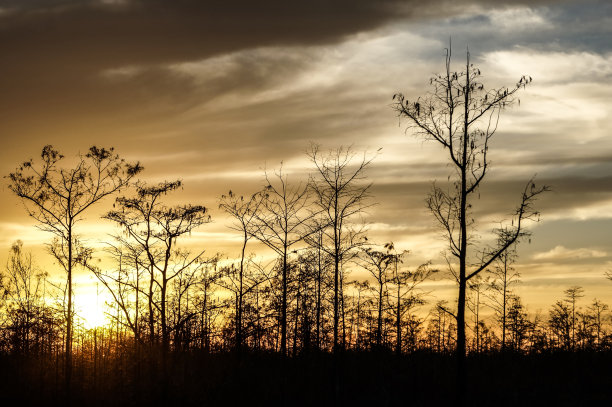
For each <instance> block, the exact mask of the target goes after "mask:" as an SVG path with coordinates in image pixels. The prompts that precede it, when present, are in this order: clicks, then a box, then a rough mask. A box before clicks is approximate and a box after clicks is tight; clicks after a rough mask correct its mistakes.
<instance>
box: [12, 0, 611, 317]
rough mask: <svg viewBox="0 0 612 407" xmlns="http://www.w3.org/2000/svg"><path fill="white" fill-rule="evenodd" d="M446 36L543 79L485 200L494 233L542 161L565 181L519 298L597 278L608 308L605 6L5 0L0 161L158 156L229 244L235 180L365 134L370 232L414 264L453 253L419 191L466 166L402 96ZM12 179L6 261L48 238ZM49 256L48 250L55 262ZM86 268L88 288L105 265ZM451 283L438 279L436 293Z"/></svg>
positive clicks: (357, 143) (557, 188)
mask: <svg viewBox="0 0 612 407" xmlns="http://www.w3.org/2000/svg"><path fill="white" fill-rule="evenodd" d="M449 39H452V49H453V55H454V62H455V63H456V67H457V69H461V64H463V63H464V59H465V50H466V47H468V46H469V50H470V53H471V57H472V61H473V62H474V64H475V65H477V66H478V67H479V68H480V69H481V71H482V73H483V76H484V83H485V85H486V86H488V87H499V86H505V85H513V84H515V83H516V81H517V80H518V79H519V78H520V76H521V75H523V74H527V75H530V76H531V77H533V83H532V84H531V85H530V86H529V87H527V89H526V90H524V91H521V92H520V94H519V98H520V100H521V104H520V106H518V105H516V106H514V107H512V108H511V109H508V110H506V111H505V112H504V113H503V114H502V119H501V122H500V126H499V132H498V134H497V136H496V138H495V140H494V142H493V144H492V146H491V152H490V156H491V162H492V169H491V172H490V173H489V178H488V179H487V180H486V184H485V185H484V186H483V187H482V189H481V199H480V200H479V201H478V202H475V203H474V206H475V208H476V213H477V215H478V216H479V218H480V219H481V222H480V223H479V225H480V231H481V232H480V233H481V235H482V236H483V238H484V237H486V233H487V232H489V231H490V230H491V229H492V228H494V227H495V226H496V225H498V223H496V222H497V221H500V220H508V219H509V217H510V214H511V213H512V211H513V209H514V207H515V206H516V205H517V204H518V203H519V199H520V193H521V190H522V188H523V186H524V184H525V182H526V181H527V180H528V179H529V178H530V177H532V176H534V175H535V174H537V176H536V182H537V183H543V184H547V185H549V186H550V187H551V189H552V192H550V193H548V194H547V195H545V196H543V197H542V199H541V200H540V201H538V204H537V205H538V208H539V209H540V210H541V212H542V220H541V222H540V223H538V224H535V225H530V230H531V231H532V232H533V237H532V241H531V243H528V242H527V241H525V242H523V243H521V245H520V246H519V259H518V263H517V267H518V268H519V269H520V271H521V273H522V284H521V285H520V286H519V287H518V289H517V291H518V293H519V294H521V295H522V296H523V298H524V301H525V303H527V304H528V307H529V310H530V311H532V312H535V311H537V310H540V309H541V310H546V309H547V308H548V306H549V305H550V304H552V303H553V302H554V301H555V300H556V299H558V298H560V297H562V292H563V290H564V289H566V288H568V287H569V286H571V285H581V286H583V287H584V288H585V298H584V299H583V300H582V301H583V302H582V303H583V305H587V303H588V302H590V301H591V300H592V299H593V298H594V297H597V298H599V299H601V300H603V301H604V302H607V303H608V304H611V305H612V281H608V280H606V279H605V277H604V273H605V271H606V270H611V269H612V124H611V120H610V118H612V3H610V1H608V0H600V1H591V0H580V1H578V0H576V1H503V0H502V1H444V0H429V1H426V2H422V1H412V0H410V1H372V0H350V1H349V0H335V1H327V0H311V1H300V2H298V1H286V0H285V1H281V0H262V1H252V0H248V1H247V0H224V1H195V0H173V1H170V0H168V1H163V0H152V1H145V0H141V1H137V0H98V1H94V0H80V1H77V0H8V1H7V0H0V53H1V54H2V58H1V59H0V137H1V140H2V145H1V148H0V173H1V174H2V175H8V174H9V173H10V172H11V171H13V170H14V169H15V167H16V166H17V165H18V164H19V163H20V162H22V161H24V160H26V159H28V158H31V157H34V158H36V157H38V156H39V154H40V151H41V149H42V147H43V146H44V145H46V144H52V145H54V146H55V147H56V148H57V149H59V150H60V151H61V152H63V153H64V154H65V155H67V156H74V155H76V154H77V153H78V152H79V151H80V152H85V151H86V150H87V149H88V148H89V146H91V145H93V144H96V145H100V146H113V147H115V149H116V151H117V152H118V153H119V154H120V155H121V156H122V157H125V158H126V159H128V160H132V161H135V160H138V161H140V162H141V163H142V164H143V165H144V167H145V171H144V172H143V173H142V178H143V179H145V180H147V181H160V180H173V179H177V178H180V179H182V180H183V181H184V184H185V189H184V190H183V191H182V192H181V193H180V194H179V195H178V196H177V197H176V199H177V200H178V201H181V202H185V203H187V202H188V203H193V204H203V205H206V206H209V207H210V208H211V214H212V217H213V221H214V222H213V223H212V224H209V225H205V226H203V227H202V228H201V229H199V233H197V234H195V235H194V236H193V237H192V239H191V243H190V244H191V245H194V246H195V245H199V246H204V247H207V248H209V249H208V250H209V251H210V253H214V252H216V251H223V252H225V253H226V255H227V256H232V255H235V253H236V252H237V250H238V246H237V242H236V241H235V240H234V235H233V233H232V232H231V231H230V230H229V229H228V228H227V224H228V222H227V221H226V219H224V218H223V217H222V215H221V214H220V212H219V211H218V210H217V206H218V198H219V196H220V195H221V194H222V193H225V192H227V191H228V190H229V189H232V190H233V191H235V192H236V193H239V194H249V193H252V192H254V191H255V190H257V189H258V188H260V187H261V186H262V185H263V178H262V174H263V171H264V168H268V169H273V168H278V166H279V164H280V162H281V161H283V162H284V168H285V170H286V171H287V172H288V173H289V174H290V177H292V178H290V179H295V180H296V182H297V181H298V180H299V179H304V176H305V175H306V174H307V173H308V172H309V171H310V170H311V168H310V165H309V163H308V160H307V158H306V156H305V151H306V150H307V148H308V145H309V143H310V142H311V141H312V142H316V143H320V144H322V146H323V147H324V148H336V147H339V146H341V145H344V146H348V145H352V146H353V149H354V150H355V151H356V152H363V151H366V152H367V154H370V155H376V158H375V159H374V161H373V163H372V166H371V168H370V170H369V172H368V176H369V179H370V180H371V181H372V182H373V183H374V186H373V190H372V192H373V196H374V198H373V201H374V202H377V205H376V206H375V207H373V208H372V209H370V210H369V213H368V221H369V223H370V227H369V228H370V234H369V235H370V240H372V241H376V242H379V243H384V242H387V241H393V242H395V244H396V246H397V247H398V248H400V249H407V250H410V251H411V255H410V256H409V257H408V259H407V264H409V265H414V266H416V265H418V264H420V263H422V262H424V261H427V260H430V259H431V260H432V261H433V262H434V263H435V264H441V263H442V258H441V256H440V251H441V250H442V249H443V248H444V240H443V239H442V238H441V237H440V231H439V230H438V229H437V228H436V224H435V223H434V219H433V217H432V216H431V215H430V214H429V213H428V212H427V210H426V208H425V204H424V200H425V197H426V195H427V193H428V191H429V188H430V186H431V183H432V181H434V180H440V181H441V182H445V181H446V179H447V176H448V174H449V173H450V172H451V171H452V169H451V168H450V167H449V166H448V165H447V154H446V153H445V152H443V151H442V150H441V148H440V147H439V146H437V145H435V144H433V143H431V142H425V141H423V140H422V139H419V138H416V137H414V136H413V135H411V134H410V133H406V132H405V124H406V123H403V122H401V121H400V120H399V119H398V117H397V115H396V113H395V112H394V111H393V109H392V108H391V104H392V99H391V98H392V95H393V94H394V93H396V92H402V93H404V94H405V95H406V96H407V97H408V98H416V97H418V96H419V95H422V94H424V93H425V92H426V91H427V90H428V86H429V78H430V77H431V76H432V75H433V74H435V73H437V72H440V71H441V70H442V69H443V64H444V53H445V51H444V49H445V48H447V47H448V46H449V41H450V40H449ZM379 149H381V150H380V152H378V153H377V151H378V150H379ZM7 185H8V184H7V181H6V179H2V184H1V187H0V191H1V193H0V262H1V263H2V264H4V262H5V259H6V253H7V252H8V249H9V248H10V245H11V243H12V242H13V241H15V240H16V239H21V240H23V241H24V243H25V248H26V250H28V249H30V250H33V251H35V252H36V251H40V248H41V247H42V244H43V243H44V242H45V241H46V240H48V239H49V236H48V235H45V234H44V233H42V232H39V231H37V230H36V229H35V227H34V225H35V224H34V221H33V220H32V219H29V218H28V217H27V216H26V214H25V211H24V210H23V208H22V206H21V204H20V202H19V201H18V199H17V198H16V197H14V196H13V195H12V194H11V192H10V191H9V189H8V187H7ZM111 203H112V202H111V200H108V201H106V202H105V203H103V204H102V205H101V206H100V207H99V210H100V211H101V210H105V209H108V208H109V206H110V205H111ZM94 212H95V211H94ZM96 215H97V213H92V214H91V215H90V217H89V218H88V219H87V221H86V222H85V223H83V224H82V225H81V228H82V229H81V233H82V234H83V235H84V236H85V237H86V238H87V239H89V241H90V242H91V244H94V245H100V243H99V241H101V240H104V236H105V233H110V232H112V231H113V227H112V225H110V224H109V223H107V222H106V221H101V220H98V219H97V218H96ZM490 221H492V222H493V223H490ZM37 256H38V255H37ZM46 256H47V255H43V254H40V256H38V257H39V259H38V262H39V263H40V264H43V265H47V266H46V267H50V268H53V267H56V266H53V265H52V264H51V262H50V260H49V258H48V257H46ZM80 273H82V275H81V277H80V278H81V280H79V281H80V283H77V284H81V285H82V286H85V285H86V284H87V281H90V279H91V276H88V275H86V273H85V272H80ZM91 281H93V280H91ZM451 287H453V286H452V283H451V282H450V281H449V280H438V281H436V282H433V283H430V284H429V286H428V290H431V294H430V297H429V299H430V301H432V302H434V301H435V300H436V299H442V298H447V296H448V295H451V294H454V291H451V290H450V288H451ZM78 290H79V289H78V287H77V294H78ZM77 303H78V301H77Z"/></svg>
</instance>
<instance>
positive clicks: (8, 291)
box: [0, 240, 48, 354]
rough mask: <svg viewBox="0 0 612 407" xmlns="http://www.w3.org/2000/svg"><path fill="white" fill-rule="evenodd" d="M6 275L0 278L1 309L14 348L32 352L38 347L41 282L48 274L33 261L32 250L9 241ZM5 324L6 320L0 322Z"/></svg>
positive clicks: (42, 307) (41, 309) (41, 306)
mask: <svg viewBox="0 0 612 407" xmlns="http://www.w3.org/2000/svg"><path fill="white" fill-rule="evenodd" d="M5 270H6V273H3V274H4V275H0V276H1V277H5V278H3V279H1V280H0V290H1V291H2V294H3V295H6V299H5V300H6V304H7V307H6V309H4V310H1V312H2V314H3V317H5V318H7V319H8V324H6V325H8V327H7V328H8V330H9V331H10V333H11V337H12V339H11V345H12V348H13V351H15V352H17V353H20V354H32V353H35V352H37V351H38V350H39V342H40V338H36V337H35V332H36V331H37V326H38V325H39V324H40V323H41V322H42V321H41V318H40V316H41V314H42V312H43V309H44V307H45V304H44V299H43V297H44V292H43V291H44V285H45V284H44V283H45V280H46V278H47V276H48V274H47V273H45V272H43V271H41V270H40V269H39V268H38V267H37V266H36V265H35V264H34V262H33V260H32V254H31V253H25V252H24V250H23V242H22V241H20V240H18V241H16V242H14V243H13V244H12V245H11V249H10V252H9V259H8V261H7V264H6V268H5ZM2 325H5V324H2Z"/></svg>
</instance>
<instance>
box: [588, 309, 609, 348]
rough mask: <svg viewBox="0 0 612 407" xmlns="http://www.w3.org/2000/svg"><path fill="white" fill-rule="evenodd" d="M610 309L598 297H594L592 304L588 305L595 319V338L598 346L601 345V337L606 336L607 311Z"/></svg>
mask: <svg viewBox="0 0 612 407" xmlns="http://www.w3.org/2000/svg"><path fill="white" fill-rule="evenodd" d="M608 310H609V306H608V305H607V304H604V303H602V302H601V301H599V300H598V299H594V300H593V302H592V303H591V305H590V306H589V307H588V311H589V314H590V315H591V317H592V320H593V327H594V328H595V339H596V341H597V346H598V347H600V346H601V338H602V336H605V331H604V329H603V324H604V319H605V312H606V311H608Z"/></svg>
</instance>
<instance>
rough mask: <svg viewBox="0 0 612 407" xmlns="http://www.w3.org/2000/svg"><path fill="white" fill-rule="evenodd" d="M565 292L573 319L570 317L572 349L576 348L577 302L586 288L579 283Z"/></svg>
mask: <svg viewBox="0 0 612 407" xmlns="http://www.w3.org/2000/svg"><path fill="white" fill-rule="evenodd" d="M564 293H565V300H564V301H565V302H567V303H568V304H569V305H570V307H571V312H572V315H571V319H570V327H571V332H572V349H575V348H576V322H577V319H576V302H577V301H578V299H579V298H582V297H584V289H583V288H582V287H579V286H577V285H575V286H572V287H570V288H568V289H567V290H565V291H564Z"/></svg>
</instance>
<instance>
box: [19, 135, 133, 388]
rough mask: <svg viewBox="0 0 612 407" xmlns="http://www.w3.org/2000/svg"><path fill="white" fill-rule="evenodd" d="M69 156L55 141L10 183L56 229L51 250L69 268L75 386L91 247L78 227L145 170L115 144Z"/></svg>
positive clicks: (43, 223) (47, 227) (44, 226)
mask: <svg viewBox="0 0 612 407" xmlns="http://www.w3.org/2000/svg"><path fill="white" fill-rule="evenodd" d="M63 158H64V156H63V155H61V154H60V153H59V152H58V151H57V150H55V149H53V147H52V146H50V145H47V146H45V147H44V148H43V150H42V153H41V161H42V162H41V163H39V164H35V163H34V162H33V160H29V161H26V162H24V163H23V164H21V165H20V166H19V167H18V168H17V169H16V170H15V172H12V173H11V174H10V175H9V176H8V178H9V181H10V184H9V188H10V190H11V191H13V192H14V193H15V194H16V195H17V196H18V197H20V198H21V199H22V201H23V202H24V205H25V208H26V210H27V212H28V214H29V215H30V216H31V217H32V218H34V219H35V220H36V221H37V222H38V227H39V228H40V229H41V230H44V231H46V232H50V233H51V234H53V235H54V240H53V242H52V243H51V244H50V245H49V246H48V247H49V250H50V252H51V254H52V255H53V256H54V257H55V259H56V260H57V262H58V263H59V264H60V265H61V266H62V267H63V268H64V270H65V271H66V280H67V282H66V290H67V293H66V296H67V306H66V309H65V313H66V338H65V340H66V343H65V366H66V386H67V390H68V391H69V390H70V388H69V386H70V377H71V372H72V363H71V360H72V359H71V357H72V324H73V318H74V317H73V314H74V312H73V303H72V296H73V287H72V279H73V269H74V267H75V266H77V265H78V264H83V263H84V262H85V261H86V260H87V258H88V257H89V256H90V254H91V251H90V250H89V249H87V248H85V247H84V246H83V245H82V244H81V242H80V241H79V239H78V236H77V234H76V233H75V225H76V224H77V223H78V222H79V221H81V220H83V217H84V213H85V212H86V211H87V210H88V209H89V208H91V207H92V206H93V205H95V204H96V203H98V202H99V201H101V200H102V199H103V198H105V197H106V196H108V195H111V194H113V193H115V192H116V191H118V190H119V189H120V188H122V187H124V186H126V185H127V184H128V182H129V181H130V180H131V179H132V178H133V177H134V176H135V175H136V174H138V173H139V172H140V171H141V170H142V167H141V166H140V164H139V163H135V164H132V163H127V162H125V161H124V160H123V159H121V158H119V156H118V155H117V154H115V153H114V150H113V149H112V148H110V149H105V148H98V147H96V146H93V147H91V148H90V149H89V151H88V152H87V154H85V155H79V156H78V157H77V161H76V164H75V165H74V167H72V168H61V167H60V165H61V161H62V159H63Z"/></svg>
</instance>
